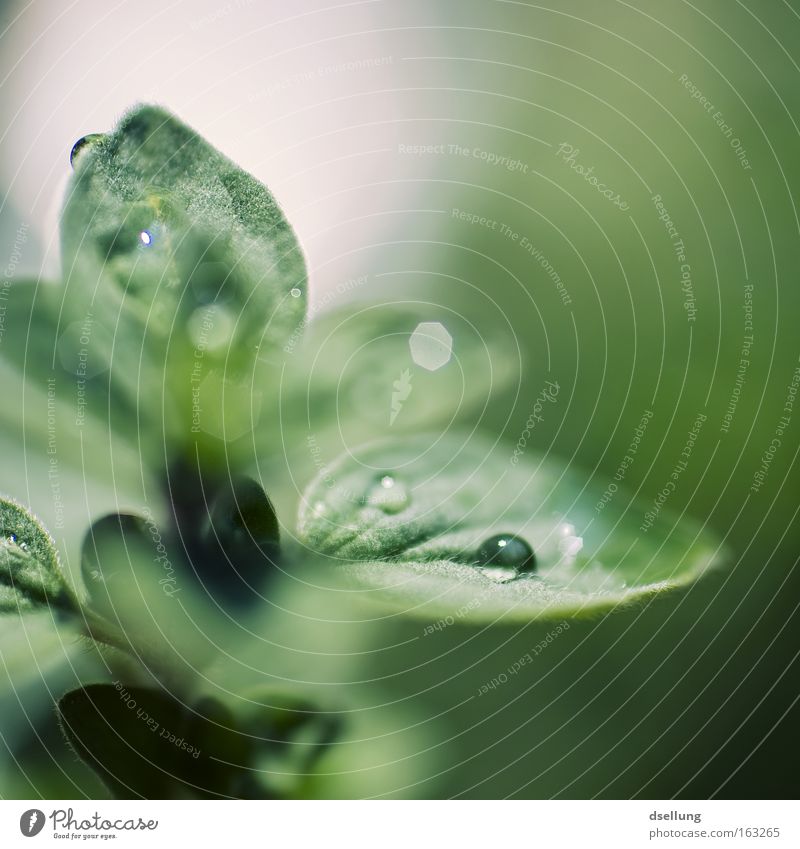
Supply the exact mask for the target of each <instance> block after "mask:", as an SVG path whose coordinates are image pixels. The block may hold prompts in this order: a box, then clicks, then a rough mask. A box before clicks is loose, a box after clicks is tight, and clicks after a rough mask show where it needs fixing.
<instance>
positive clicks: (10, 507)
mask: <svg viewBox="0 0 800 849" xmlns="http://www.w3.org/2000/svg"><path fill="white" fill-rule="evenodd" d="M48 606H49V607H56V608H61V609H64V610H72V609H73V608H74V604H73V600H72V595H71V593H70V591H69V588H68V586H67V583H66V580H65V578H64V575H63V573H62V571H61V566H60V564H59V561H58V553H57V552H56V547H55V543H54V542H53V540H52V538H51V537H50V534H48V533H47V531H46V530H45V529H44V528H43V527H42V525H41V524H40V523H39V521H38V520H37V519H36V518H35V517H34V516H33V515H32V514H31V513H30V512H29V511H28V510H26V509H25V508H24V507H22V506H21V505H19V504H17V503H16V502H15V501H12V500H10V499H8V498H0V613H11V612H25V611H29V610H34V609H35V608H38V607H48Z"/></svg>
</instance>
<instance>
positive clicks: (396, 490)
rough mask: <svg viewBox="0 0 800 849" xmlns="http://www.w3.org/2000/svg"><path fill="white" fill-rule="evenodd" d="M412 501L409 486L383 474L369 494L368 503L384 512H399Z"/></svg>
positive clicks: (392, 476)
mask: <svg viewBox="0 0 800 849" xmlns="http://www.w3.org/2000/svg"><path fill="white" fill-rule="evenodd" d="M410 502H411V496H410V495H409V493H408V488H407V487H406V486H405V484H403V483H401V482H400V481H398V480H397V478H395V477H394V475H390V474H383V475H380V477H379V478H378V480H377V483H376V484H375V485H374V486H373V487H372V489H371V490H370V491H369V493H368V494H367V498H366V503H367V504H368V505H369V506H370V507H377V508H378V509H379V510H382V511H383V512H384V513H399V512H401V511H402V510H405V509H406V507H408V505H409V504H410Z"/></svg>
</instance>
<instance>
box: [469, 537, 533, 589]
mask: <svg viewBox="0 0 800 849" xmlns="http://www.w3.org/2000/svg"><path fill="white" fill-rule="evenodd" d="M477 560H478V565H479V566H481V567H483V569H484V572H485V573H486V574H487V575H488V576H489V577H491V578H495V580H498V581H510V580H513V579H514V578H517V577H519V576H520V575H523V574H530V573H532V572H535V571H536V557H535V555H534V553H533V549H532V548H531V547H530V546H529V545H528V543H527V542H525V540H524V539H521V538H520V537H517V536H514V535H513V534H497V535H496V536H493V537H489V539H487V540H485V541H484V542H483V543H481V545H480V547H479V548H478V553H477Z"/></svg>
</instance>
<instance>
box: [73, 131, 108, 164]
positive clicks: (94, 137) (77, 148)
mask: <svg viewBox="0 0 800 849" xmlns="http://www.w3.org/2000/svg"><path fill="white" fill-rule="evenodd" d="M101 138H103V134H102V133H89V135H86V136H81V138H79V139H78V141H76V142H75V144H74V145H72V150H71V151H70V153H69V164H70V165H72V167H73V168H74V167H75V158H76V157H77V156H78V154H79V153H80V152H81V151H82V150H84V148H86V147H88V146H89V145H91V144H92V143H93V142H96V141H98V140H99V139H101Z"/></svg>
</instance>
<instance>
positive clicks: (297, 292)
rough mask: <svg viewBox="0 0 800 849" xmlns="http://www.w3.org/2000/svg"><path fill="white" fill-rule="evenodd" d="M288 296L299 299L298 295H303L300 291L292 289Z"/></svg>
mask: <svg viewBox="0 0 800 849" xmlns="http://www.w3.org/2000/svg"><path fill="white" fill-rule="evenodd" d="M289 294H290V295H291V296H292V297H293V298H299V297H300V295H302V294H303V293H302V292H301V291H300V289H292V291H291V292H290V293H289Z"/></svg>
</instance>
